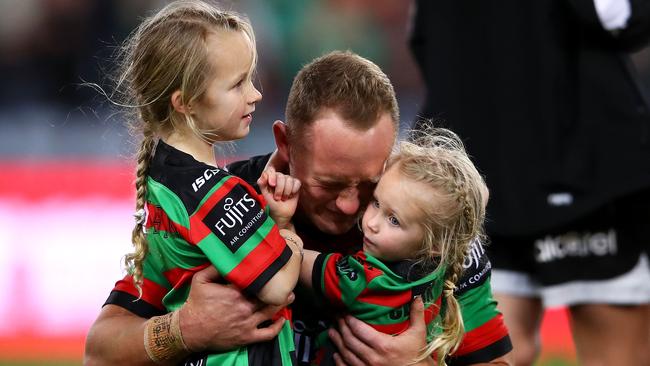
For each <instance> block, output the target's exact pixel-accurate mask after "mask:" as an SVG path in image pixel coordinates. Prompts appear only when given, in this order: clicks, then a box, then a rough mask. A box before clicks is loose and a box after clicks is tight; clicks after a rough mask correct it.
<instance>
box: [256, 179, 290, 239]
mask: <svg viewBox="0 0 650 366" xmlns="http://www.w3.org/2000/svg"><path fill="white" fill-rule="evenodd" d="M257 184H258V185H259V186H260V191H261V192H262V195H263V196H264V199H265V200H266V202H267V204H268V205H269V208H270V210H271V218H273V220H275V223H276V224H277V225H278V227H279V228H280V229H287V228H290V224H291V218H292V217H293V214H294V213H295V212H296V206H297V205H298V192H299V191H300V181H299V180H298V179H296V178H294V177H292V176H290V175H286V174H283V173H280V172H277V171H275V169H274V168H273V167H267V168H266V169H265V170H264V171H263V172H262V175H261V176H260V178H259V179H258V180H257Z"/></svg>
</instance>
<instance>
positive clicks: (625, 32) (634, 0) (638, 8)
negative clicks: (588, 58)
mask: <svg viewBox="0 0 650 366" xmlns="http://www.w3.org/2000/svg"><path fill="white" fill-rule="evenodd" d="M569 3H570V5H571V7H572V9H573V11H574V13H575V15H576V17H577V19H578V20H579V21H580V23H581V24H582V25H583V27H584V28H585V30H586V31H587V33H588V34H589V35H590V36H591V37H592V38H594V40H595V41H596V42H598V44H599V45H601V46H603V47H611V48H612V49H615V50H618V51H623V52H632V51H635V50H639V49H641V48H642V47H644V46H645V45H646V44H648V40H649V39H650V1H647V0H630V8H631V9H630V10H631V14H630V18H629V19H628V22H627V26H626V27H625V29H622V30H621V31H619V32H616V33H615V34H614V33H611V32H609V31H607V30H605V29H604V28H603V26H602V24H601V22H600V18H599V17H598V12H597V11H596V6H595V4H594V0H569Z"/></svg>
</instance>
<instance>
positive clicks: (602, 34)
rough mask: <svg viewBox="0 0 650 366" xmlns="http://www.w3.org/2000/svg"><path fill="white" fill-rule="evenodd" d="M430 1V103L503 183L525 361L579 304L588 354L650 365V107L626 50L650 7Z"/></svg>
mask: <svg viewBox="0 0 650 366" xmlns="http://www.w3.org/2000/svg"><path fill="white" fill-rule="evenodd" d="M415 5H416V9H417V10H416V12H415V14H416V15H415V19H414V27H413V36H412V38H411V47H412V50H413V53H414V55H415V57H416V59H417V61H418V63H419V66H420V68H421V70H422V75H423V78H424V80H425V82H426V84H427V87H428V88H427V98H426V104H425V108H424V111H423V112H422V114H423V115H424V116H425V117H433V116H440V117H442V118H444V119H445V120H446V121H447V122H448V126H449V127H450V128H451V129H452V130H454V131H456V132H457V133H458V134H459V135H460V136H461V137H463V138H464V139H465V140H466V141H467V148H468V151H469V152H470V154H471V155H472V156H474V157H475V159H476V160H475V161H476V165H477V166H478V167H479V169H481V171H482V172H484V173H485V175H486V181H487V183H488V185H489V187H490V197H491V198H490V204H489V206H488V217H489V218H490V220H489V221H488V224H487V232H488V234H489V235H490V239H491V245H490V252H489V253H490V259H491V260H492V263H493V265H494V270H493V276H492V286H493V288H494V292H495V296H496V298H497V299H498V300H499V307H500V309H501V310H502V311H503V314H504V318H505V321H506V323H507V325H508V328H509V330H510V332H511V335H512V340H513V344H514V354H515V360H516V364H517V365H531V364H533V363H534V362H535V359H536V356H537V354H538V352H539V325H540V322H541V317H542V314H543V311H544V308H545V307H553V306H567V307H568V308H569V310H570V313H571V328H572V332H573V336H574V339H575V341H576V348H577V353H578V359H579V360H580V364H581V365H648V364H650V353H648V352H647V351H645V352H639V350H642V349H645V350H647V349H648V340H649V339H650V338H649V337H648V330H649V329H650V318H649V315H650V269H649V266H648V257H647V254H644V253H643V251H644V246H645V247H646V248H647V246H648V243H650V239H648V235H647V234H646V226H647V223H648V222H649V220H650V208H649V207H650V170H649V169H647V162H648V161H650V144H649V143H648V126H650V118H649V117H648V116H649V113H648V110H649V109H648V105H647V101H646V100H645V99H644V95H643V90H641V88H639V85H638V80H636V78H635V73H634V69H633V67H632V63H631V62H630V60H629V57H628V55H627V54H626V53H627V52H630V51H631V50H633V49H636V48H639V47H641V46H642V45H643V44H645V43H647V40H648V38H649V37H650V2H648V1H645V0H643V1H637V0H611V1H609V0H605V1H601V0H596V1H594V0H541V1H479V2H471V3H470V2H464V1H436V0H418V1H416V2H415ZM641 162H644V163H641ZM646 250H647V249H646Z"/></svg>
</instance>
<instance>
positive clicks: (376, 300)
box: [357, 287, 413, 308]
mask: <svg viewBox="0 0 650 366" xmlns="http://www.w3.org/2000/svg"><path fill="white" fill-rule="evenodd" d="M412 299H413V297H412V296H411V290H410V289H408V290H404V291H400V292H395V291H375V290H372V289H370V288H368V287H366V288H365V289H363V291H362V292H361V293H360V294H359V296H358V297H357V300H358V301H359V302H365V303H367V304H373V305H379V306H385V307H388V308H398V307H400V306H403V305H404V304H407V303H409V302H411V300H412Z"/></svg>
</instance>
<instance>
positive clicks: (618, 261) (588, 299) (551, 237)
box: [488, 190, 650, 306]
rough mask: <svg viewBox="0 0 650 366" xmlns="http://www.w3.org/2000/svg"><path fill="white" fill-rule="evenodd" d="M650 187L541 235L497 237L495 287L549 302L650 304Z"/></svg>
mask: <svg viewBox="0 0 650 366" xmlns="http://www.w3.org/2000/svg"><path fill="white" fill-rule="evenodd" d="M649 227H650V190H646V191H643V192H641V193H636V194H634V195H630V196H627V197H624V198H622V199H619V200H617V201H615V202H612V203H610V204H608V205H606V206H604V207H602V208H600V209H598V210H597V211H595V212H593V213H591V214H590V215H588V216H586V217H584V218H582V219H580V220H576V221H574V222H572V223H570V224H568V225H565V226H563V227H561V228H558V229H557V230H553V231H551V232H548V233H546V234H545V235H540V236H528V237H505V236H492V237H491V245H490V246H489V247H488V251H489V253H490V260H491V261H492V265H493V269H492V289H493V291H494V292H495V293H497V294H509V295H517V296H525V297H538V298H541V299H542V300H543V302H544V305H545V306H566V305H575V304H584V303H600V304H643V303H650V265H649V264H648V262H649V261H648V248H650V235H649V234H648V230H647V229H648V228H649Z"/></svg>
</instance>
